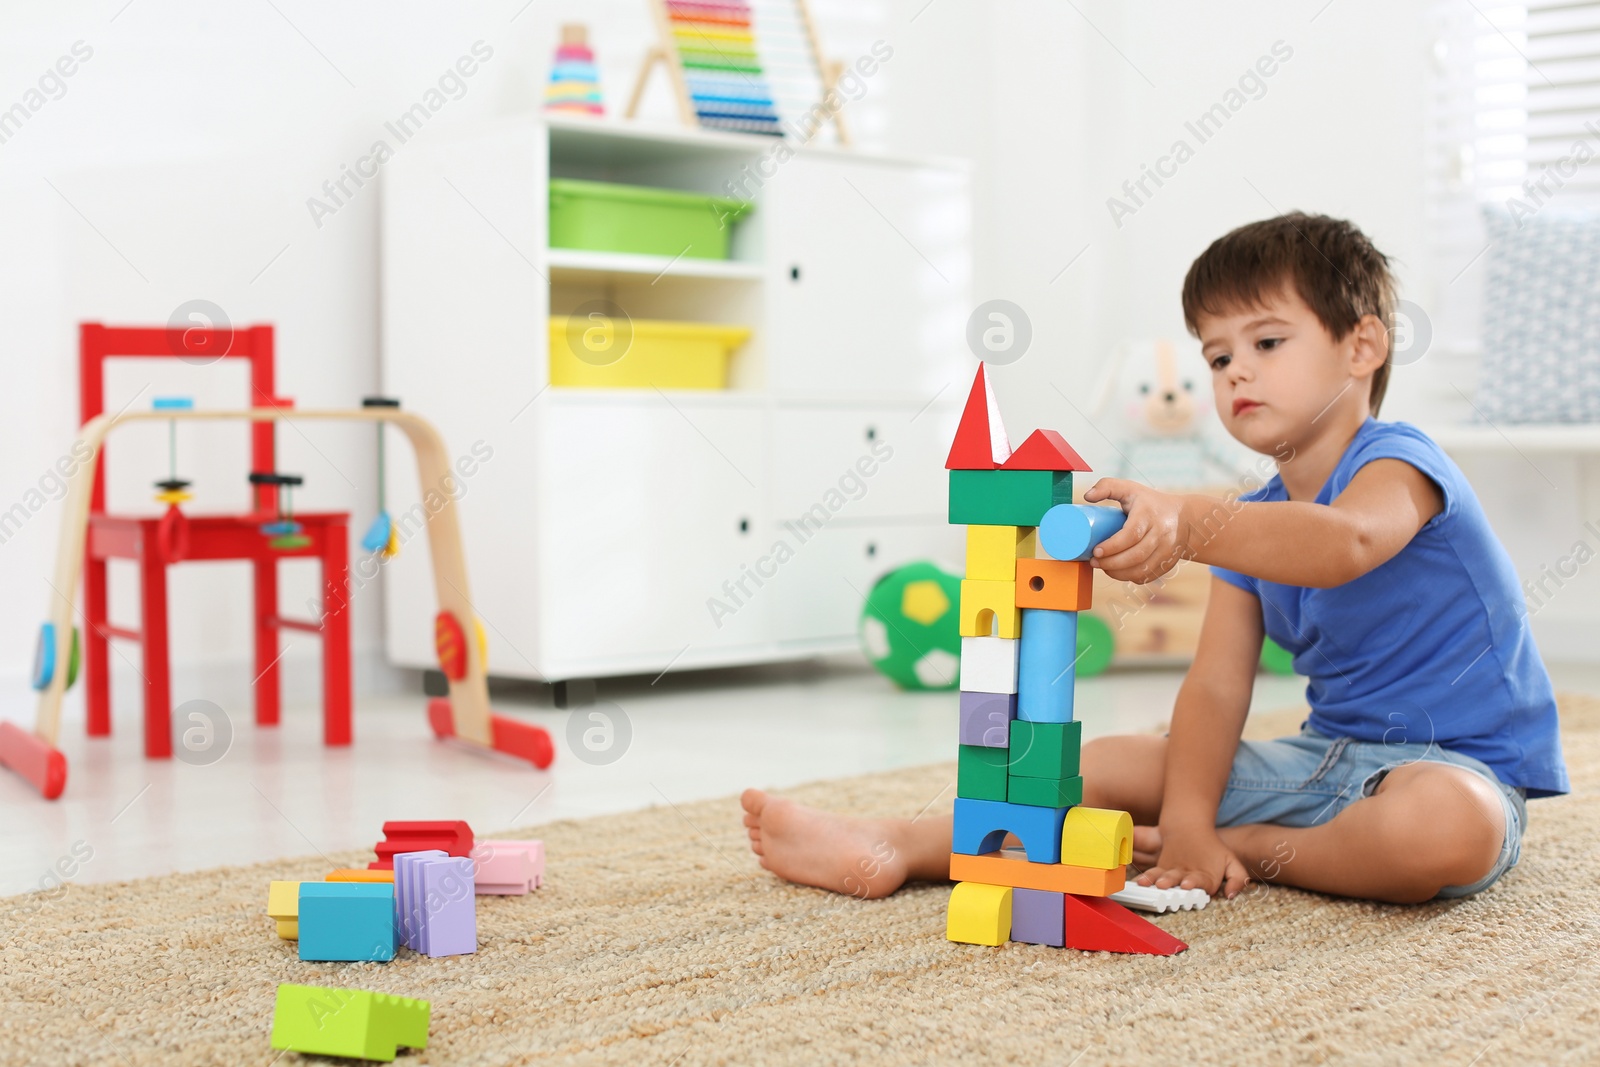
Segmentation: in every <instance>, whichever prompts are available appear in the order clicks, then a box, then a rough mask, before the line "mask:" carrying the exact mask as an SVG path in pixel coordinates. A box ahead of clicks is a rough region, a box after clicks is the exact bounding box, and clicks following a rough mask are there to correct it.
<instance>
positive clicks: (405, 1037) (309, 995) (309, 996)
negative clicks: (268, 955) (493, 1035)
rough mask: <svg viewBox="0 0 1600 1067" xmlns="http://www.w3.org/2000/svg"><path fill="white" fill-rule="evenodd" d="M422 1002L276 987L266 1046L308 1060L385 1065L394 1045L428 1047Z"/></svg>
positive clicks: (426, 1009)
mask: <svg viewBox="0 0 1600 1067" xmlns="http://www.w3.org/2000/svg"><path fill="white" fill-rule="evenodd" d="M430 1011H431V1009H430V1006H429V1003H428V1002H427V1001H426V1000H412V999H410V998H408V997H395V996H389V995H388V994H385V993H373V992H370V991H368V990H365V989H333V988H325V987H322V986H309V985H295V984H292V983H288V982H285V983H283V984H281V985H279V986H278V995H277V997H276V999H275V1001H274V1003H273V1008H272V1047H273V1048H275V1049H280V1050H283V1051H288V1052H299V1053H301V1054H302V1055H308V1056H343V1057H346V1058H350V1059H363V1060H383V1061H385V1062H387V1061H391V1060H393V1059H394V1058H395V1055H396V1053H397V1051H398V1049H399V1047H400V1046H404V1047H406V1048H417V1049H421V1048H427V1047H428V1022H429V1014H430Z"/></svg>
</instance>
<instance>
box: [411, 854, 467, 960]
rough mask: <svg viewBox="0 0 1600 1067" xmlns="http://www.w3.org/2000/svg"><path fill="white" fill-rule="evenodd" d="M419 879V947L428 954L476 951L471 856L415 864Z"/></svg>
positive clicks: (460, 953) (452, 954) (438, 954)
mask: <svg viewBox="0 0 1600 1067" xmlns="http://www.w3.org/2000/svg"><path fill="white" fill-rule="evenodd" d="M417 874H418V875H419V876H420V878H421V882H422V898H421V899H422V904H423V910H424V915H425V918H424V921H423V925H422V931H423V933H422V951H423V952H424V953H425V954H427V955H429V956H460V955H464V954H466V953H469V952H476V951H478V912H477V899H478V898H477V895H476V894H475V893H474V892H473V878H472V859H471V857H469V856H451V857H450V858H448V859H442V860H441V859H430V860H424V861H423V862H422V863H420V864H418V866H417Z"/></svg>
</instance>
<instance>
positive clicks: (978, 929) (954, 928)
mask: <svg viewBox="0 0 1600 1067" xmlns="http://www.w3.org/2000/svg"><path fill="white" fill-rule="evenodd" d="M944 936H945V937H946V938H947V939H948V940H951V941H960V942H962V943H964V944H968V945H1003V944H1005V943H1006V942H1007V941H1010V940H1011V887H1010V886H1007V885H984V884H983V883H982V882H960V883H958V884H957V885H956V887H955V888H954V889H952V890H951V891H950V911H949V917H948V918H947V919H946V921H945V933H944Z"/></svg>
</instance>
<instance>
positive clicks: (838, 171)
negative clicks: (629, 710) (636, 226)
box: [382, 119, 972, 681]
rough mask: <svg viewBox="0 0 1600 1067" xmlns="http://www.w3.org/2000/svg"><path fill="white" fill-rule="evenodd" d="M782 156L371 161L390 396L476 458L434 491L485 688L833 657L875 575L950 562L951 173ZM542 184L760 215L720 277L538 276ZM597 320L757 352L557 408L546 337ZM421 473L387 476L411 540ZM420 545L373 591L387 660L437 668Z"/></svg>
mask: <svg viewBox="0 0 1600 1067" xmlns="http://www.w3.org/2000/svg"><path fill="white" fill-rule="evenodd" d="M789 147H791V148H792V146H789ZM777 148H778V146H777V145H776V143H775V142H774V141H773V140H772V139H769V138H756V137H745V136H740V135H734V134H718V133H705V132H700V131H694V130H685V129H678V128H651V127H646V126H641V125H637V124H624V123H620V122H603V121H602V122H587V121H583V120H554V119H552V120H548V121H546V120H543V119H526V120H505V121H499V122H494V123H489V124H484V125H479V126H473V127H462V128H458V129H456V130H451V131H438V132H437V135H435V136H428V137H419V138H418V139H416V140H415V141H413V142H410V143H408V144H407V146H406V150H405V152H403V153H400V154H398V155H397V156H396V157H395V159H393V160H392V161H391V162H389V163H388V164H386V166H385V185H384V190H383V217H382V272H383V273H382V287H383V301H382V306H383V357H382V358H383V379H384V380H383V388H384V391H385V392H386V393H389V394H391V395H394V396H398V397H399V398H400V399H401V400H402V402H403V403H404V404H405V405H406V406H408V407H412V408H415V409H416V410H418V411H420V412H422V413H424V414H426V415H427V416H428V417H429V418H430V419H432V420H434V421H435V422H436V423H437V424H438V425H439V427H440V429H441V430H442V432H443V433H444V435H445V439H446V441H447V443H448V445H449V447H450V448H451V449H452V451H453V452H454V453H455V454H457V455H459V456H462V457H463V464H462V466H461V467H460V468H459V469H460V473H461V475H462V476H461V478H460V479H459V481H458V482H457V483H456V484H455V485H454V486H451V487H443V489H446V490H450V491H454V492H456V493H457V494H458V495H459V496H460V499H461V508H462V513H463V521H464V524H465V534H466V540H467V553H468V560H469V566H470V568H471V573H472V576H473V583H474V584H473V590H472V595H473V600H474V603H475V606H476V608H477V610H478V613H479V615H480V617H481V618H482V619H483V622H484V625H485V630H486V631H487V634H488V638H489V645H490V652H489V668H490V672H491V673H492V674H497V675H508V676H515V677H527V678H540V679H545V680H550V681H559V680H568V679H575V678H592V677H598V676H604V675H613V674H624V673H645V672H649V673H655V672H660V671H664V670H667V669H683V668H690V667H712V666H725V665H733V664H741V663H751V662H761V661H771V660H779V659H790V658H797V657H805V656H811V655H817V654H822V653H826V652H833V651H838V650H841V649H846V648H850V647H853V646H854V644H855V640H856V638H855V624H856V618H857V615H858V613H859V610H860V605H861V600H862V597H863V596H864V595H865V594H866V592H867V591H868V589H869V588H870V587H871V585H872V583H873V581H875V580H876V578H877V577H878V576H879V575H880V574H882V573H883V572H885V571H887V570H889V569H890V568H892V567H894V566H896V565H898V564H900V563H903V562H906V561H908V560H912V559H919V558H928V557H934V558H944V559H951V560H958V559H959V558H960V540H959V537H958V536H957V534H956V532H955V531H954V530H953V529H952V528H950V527H948V526H947V525H946V524H945V521H944V515H943V513H942V504H943V500H944V484H943V482H944V479H943V475H944V471H943V455H944V449H945V448H946V447H947V443H948V441H949V437H950V434H951V433H952V432H953V429H954V424H955V420H956V417H957V415H958V413H959V405H960V402H961V400H962V399H963V398H964V396H965V389H966V384H967V382H968V380H969V379H970V373H971V366H972V362H971V356H970V354H969V353H967V351H966V347H965V342H964V340H963V335H964V330H965V322H966V316H967V314H968V313H969V312H970V310H971V300H970V295H969V277H970V272H971V251H970V241H971V233H970V231H971V207H970V193H969V178H968V173H967V169H966V167H965V166H964V165H962V164H955V163H948V162H944V163H941V162H936V161H926V160H909V159H901V158H892V157H887V156H877V155H871V154H867V153H855V152H845V151H840V150H837V149H814V150H813V149H795V150H794V155H793V158H787V157H786V155H785V154H784V153H780V152H778V151H777ZM551 177H570V178H586V179H592V180H601V181H615V182H622V183H627V184H635V185H650V186H657V187H662V188H675V189H684V190H689V191H695V192H701V193H706V194H715V195H739V196H745V197H747V198H749V199H751V200H752V201H753V202H754V208H753V210H752V211H751V212H750V213H749V215H748V216H747V217H745V218H744V219H742V220H741V221H740V222H738V223H737V224H736V228H735V230H734V233H733V241H732V248H731V255H730V259H728V260H727V261H706V260H688V259H682V258H680V259H676V260H674V259H671V258H670V257H659V256H637V255H623V254H614V253H600V252H587V251H574V250H570V249H551V248H548V247H547V244H548V242H547V239H546V234H547V205H548V202H549V196H548V187H547V183H548V181H549V179H550V178H551ZM730 189H731V190H734V191H733V192H732V193H730ZM596 299H604V300H607V301H610V302H612V303H614V304H616V305H618V306H620V307H621V308H623V309H624V310H625V311H626V313H627V314H628V315H630V316H632V317H634V318H652V319H675V320H687V321H703V322H715V323H728V324H736V325H742V326H748V327H750V328H751V329H752V331H753V334H752V336H751V339H750V340H749V341H748V342H747V343H746V344H745V345H744V346H743V347H742V349H741V350H740V351H739V352H738V353H737V354H736V356H735V357H734V360H733V363H732V368H731V380H730V387H729V388H728V389H727V390H724V391H717V392H688V391H659V390H655V389H646V390H610V389H562V388H559V387H552V386H550V385H549V376H548V367H549V358H548V357H549V354H548V348H547V344H548V342H547V335H548V330H547V320H548V317H549V316H550V315H552V314H566V313H570V312H572V311H573V310H575V309H576V308H578V307H579V306H581V305H582V304H584V303H585V302H588V301H591V300H596ZM402 452H403V450H402V449H395V450H393V451H392V453H391V454H396V453H402ZM469 471H470V473H469ZM409 476H410V472H409V471H408V470H400V471H391V474H390V480H389V485H388V492H389V505H390V510H391V511H392V512H393V513H394V514H395V516H396V519H397V521H398V522H399V523H400V525H401V528H402V533H403V534H413V535H415V536H419V537H420V536H425V535H421V534H415V531H416V530H419V529H420V528H421V523H420V518H419V516H420V512H418V511H416V507H417V506H418V504H419V503H420V504H425V501H420V502H419V501H418V500H417V497H416V490H415V489H414V488H412V489H410V490H407V488H406V480H407V478H408V477H409ZM408 513H409V514H410V515H411V516H412V517H411V519H410V520H409V521H408V520H407V519H406V515H407V514H408ZM808 516H809V520H807V518H806V517H808ZM421 548H422V546H421V545H420V543H418V544H417V545H416V546H415V550H410V549H408V550H407V551H406V552H403V553H402V554H401V555H400V556H399V557H398V558H396V559H394V560H393V561H391V562H390V563H388V564H387V565H386V566H385V567H384V574H385V576H386V577H385V584H386V590H387V622H388V627H387V645H388V650H389V654H390V658H391V659H392V660H393V661H394V662H396V663H399V664H401V665H405V666H412V667H432V666H434V665H435V656H434V650H433V635H432V627H431V621H430V620H431V619H432V617H433V615H434V612H435V610H436V608H435V605H434V603H433V600H434V597H433V593H432V590H431V587H430V586H429V585H428V581H427V574H426V568H425V567H423V566H421V565H420V561H421V560H422V559H424V558H425V553H424V552H423V551H421ZM780 558H781V562H780V561H779V560H780ZM719 603H720V605H721V606H722V607H721V609H718V604H719Z"/></svg>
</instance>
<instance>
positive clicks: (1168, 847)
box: [1134, 829, 1250, 900]
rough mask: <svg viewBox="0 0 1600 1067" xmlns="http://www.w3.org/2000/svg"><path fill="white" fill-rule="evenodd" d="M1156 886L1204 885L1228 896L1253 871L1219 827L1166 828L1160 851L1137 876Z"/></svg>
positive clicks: (1241, 886) (1237, 888)
mask: <svg viewBox="0 0 1600 1067" xmlns="http://www.w3.org/2000/svg"><path fill="white" fill-rule="evenodd" d="M1134 880H1135V881H1136V882H1138V883H1139V884H1140V885H1153V886H1155V887H1156V888H1157V889H1171V888H1173V887H1174V886H1177V887H1179V888H1182V889H1204V890H1205V891H1206V892H1207V893H1209V894H1210V895H1211V896H1216V895H1217V891H1218V889H1219V888H1220V889H1221V890H1222V893H1223V895H1224V896H1226V897H1227V898H1228V899H1229V900H1232V899H1233V898H1234V897H1236V896H1238V895H1239V891H1240V890H1241V889H1243V888H1244V887H1245V886H1246V885H1247V884H1249V881H1250V872H1249V871H1247V870H1246V869H1245V866H1244V864H1243V863H1242V862H1240V860H1239V857H1238V856H1235V855H1234V854H1233V851H1232V850H1231V849H1229V848H1228V846H1227V845H1225V844H1223V843H1222V839H1221V838H1220V837H1218V836H1217V834H1216V831H1214V830H1210V829H1195V830H1189V831H1185V832H1174V831H1170V830H1167V831H1163V832H1162V835H1161V854H1160V856H1158V857H1157V859H1156V862H1155V864H1154V865H1153V866H1151V867H1150V869H1149V870H1147V871H1145V872H1144V873H1143V874H1141V875H1139V877H1138V878H1136V879H1134Z"/></svg>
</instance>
